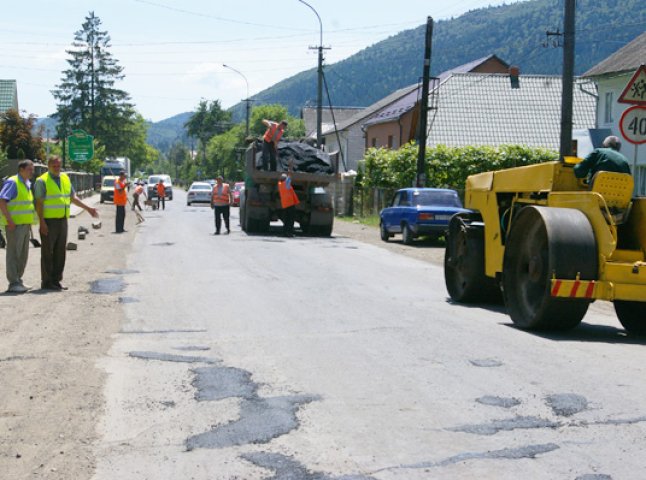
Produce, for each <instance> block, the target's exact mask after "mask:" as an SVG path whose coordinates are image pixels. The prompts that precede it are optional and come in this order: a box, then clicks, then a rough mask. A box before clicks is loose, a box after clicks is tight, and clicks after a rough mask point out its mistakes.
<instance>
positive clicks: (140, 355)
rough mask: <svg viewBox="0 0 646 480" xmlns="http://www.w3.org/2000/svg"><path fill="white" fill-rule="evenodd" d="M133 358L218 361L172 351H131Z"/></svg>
mask: <svg viewBox="0 0 646 480" xmlns="http://www.w3.org/2000/svg"><path fill="white" fill-rule="evenodd" d="M128 355H129V356H131V357H132V358H139V359H141V360H159V361H160V362H176V363H217V362H218V360H214V359H212V358H207V357H194V356H184V355H173V354H170V353H159V352H129V353H128Z"/></svg>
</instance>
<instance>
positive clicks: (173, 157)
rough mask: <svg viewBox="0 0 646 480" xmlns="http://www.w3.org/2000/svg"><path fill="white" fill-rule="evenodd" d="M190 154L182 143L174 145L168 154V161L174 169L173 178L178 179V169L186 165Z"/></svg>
mask: <svg viewBox="0 0 646 480" xmlns="http://www.w3.org/2000/svg"><path fill="white" fill-rule="evenodd" d="M190 158H191V154H190V152H189V151H188V147H186V145H184V144H182V143H179V142H177V143H174V144H173V146H172V147H170V151H169V152H168V160H169V161H170V163H171V165H173V166H174V167H175V177H179V168H180V167H181V166H183V165H184V164H186V163H188V161H189V159H190Z"/></svg>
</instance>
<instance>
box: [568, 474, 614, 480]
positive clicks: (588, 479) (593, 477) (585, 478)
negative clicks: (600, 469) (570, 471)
mask: <svg viewBox="0 0 646 480" xmlns="http://www.w3.org/2000/svg"><path fill="white" fill-rule="evenodd" d="M574 480H612V477H611V476H610V475H605V474H603V473H586V474H585V475H579V476H578V477H576V478H575V479H574Z"/></svg>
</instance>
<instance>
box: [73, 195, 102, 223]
mask: <svg viewBox="0 0 646 480" xmlns="http://www.w3.org/2000/svg"><path fill="white" fill-rule="evenodd" d="M81 200H83V203H85V204H86V205H89V206H90V207H96V206H97V205H98V204H99V200H100V195H95V194H92V195H91V196H89V197H86V198H82V199H81ZM83 212H85V210H83V209H82V208H81V207H77V206H76V205H74V204H72V205H71V206H70V218H76V217H78V216H79V215H81V214H82V213H83Z"/></svg>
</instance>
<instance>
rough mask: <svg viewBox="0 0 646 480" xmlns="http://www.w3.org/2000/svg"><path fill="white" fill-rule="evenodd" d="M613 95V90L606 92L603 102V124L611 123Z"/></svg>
mask: <svg viewBox="0 0 646 480" xmlns="http://www.w3.org/2000/svg"><path fill="white" fill-rule="evenodd" d="M613 97H614V94H613V92H606V101H605V104H604V108H605V111H604V115H603V121H604V123H605V124H608V123H612V122H613V119H612V107H613Z"/></svg>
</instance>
